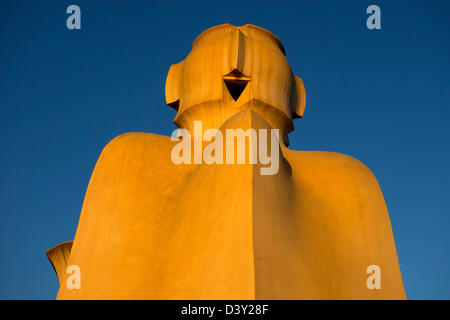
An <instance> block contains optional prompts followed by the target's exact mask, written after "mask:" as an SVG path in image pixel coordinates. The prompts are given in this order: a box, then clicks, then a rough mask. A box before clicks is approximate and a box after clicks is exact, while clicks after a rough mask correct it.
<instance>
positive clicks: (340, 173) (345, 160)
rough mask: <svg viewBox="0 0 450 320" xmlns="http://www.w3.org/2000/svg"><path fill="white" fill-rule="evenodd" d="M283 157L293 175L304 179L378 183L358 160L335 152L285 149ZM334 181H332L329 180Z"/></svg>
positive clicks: (376, 184)
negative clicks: (290, 167)
mask: <svg viewBox="0 0 450 320" xmlns="http://www.w3.org/2000/svg"><path fill="white" fill-rule="evenodd" d="M283 155H284V156H285V157H286V159H287V160H288V161H289V163H290V164H291V166H292V169H293V175H294V176H299V177H302V178H305V179H308V177H310V178H314V179H316V180H320V179H322V178H323V179H327V180H328V181H329V183H333V182H336V183H339V182H340V183H342V182H344V181H345V180H348V181H351V182H353V183H361V182H366V183H367V184H368V185H372V186H373V184H375V186H376V187H378V182H377V180H376V178H375V176H374V174H373V173H372V171H371V170H370V169H369V168H368V167H367V166H366V165H364V164H363V163H362V162H361V161H359V160H358V159H356V158H354V157H351V156H348V155H345V154H341V153H336V152H326V151H295V150H289V149H286V150H285V151H284V152H283ZM330 179H334V180H330Z"/></svg>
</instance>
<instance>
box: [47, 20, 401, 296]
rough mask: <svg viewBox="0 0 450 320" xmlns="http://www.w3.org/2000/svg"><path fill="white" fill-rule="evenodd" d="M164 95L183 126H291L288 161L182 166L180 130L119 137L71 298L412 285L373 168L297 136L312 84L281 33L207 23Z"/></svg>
mask: <svg viewBox="0 0 450 320" xmlns="http://www.w3.org/2000/svg"><path fill="white" fill-rule="evenodd" d="M239 89H240V90H242V89H243V91H242V93H240V94H239ZM233 90H237V91H236V92H234V91H233ZM233 95H234V97H233ZM166 98H167V103H168V104H169V105H170V106H172V107H174V108H175V109H176V110H178V113H177V116H176V118H175V121H174V122H175V123H176V124H177V125H178V126H179V127H180V128H186V129H189V130H192V128H193V122H194V121H196V120H201V121H202V122H203V127H204V130H206V129H207V128H220V130H221V131H225V129H227V128H242V129H244V130H246V129H247V128H255V129H271V128H277V129H279V130H280V133H281V134H280V150H281V152H280V158H279V159H280V167H279V171H278V173H277V174H275V175H266V176H264V175H261V174H260V170H259V167H260V165H259V164H256V165H251V164H240V165H237V164H223V165H218V164H214V165H207V164H198V165H194V164H191V165H188V164H181V165H175V164H173V163H172V161H171V150H172V147H173V146H174V145H175V144H177V143H178V142H177V141H171V139H170V137H166V136H160V135H156V134H150V133H127V134H124V135H121V136H119V137H117V138H115V139H113V140H112V141H111V142H110V143H109V144H108V145H107V146H106V147H105V148H104V150H103V152H102V154H101V156H100V158H99V159H98V162H97V165H96V167H95V170H94V172H93V174H92V177H91V180H90V183H89V186H88V190H87V192H86V197H85V200H84V204H83V208H82V212H81V217H80V221H79V224H78V229H77V232H76V236H75V240H74V242H73V247H72V249H71V252H70V257H69V259H68V261H67V264H68V265H78V266H79V267H80V270H81V289H79V290H76V289H75V290H74V289H72V290H70V289H68V288H66V287H65V286H64V285H62V286H61V288H60V290H59V293H58V298H59V299H404V298H405V293H404V289H403V284H402V278H401V274H400V268H399V264H398V261H397V254H396V249H395V243H394V238H393V234H392V230H391V225H390V221H389V215H388V212H387V209H386V206H385V203H384V199H383V195H382V193H381V190H380V188H379V186H378V183H377V181H376V179H375V177H374V176H373V174H372V173H371V172H370V170H369V169H368V168H367V167H365V166H364V165H363V164H362V163H361V162H359V161H358V160H356V159H354V158H351V157H349V156H345V155H342V154H338V153H332V152H308V151H294V150H290V149H288V147H287V145H288V133H289V132H290V131H292V130H293V125H292V120H293V119H294V118H297V117H301V116H303V112H304V109H305V90H304V87H303V82H302V80H301V79H300V78H298V77H296V76H295V75H294V74H293V73H292V71H291V68H290V66H289V63H288V61H287V60H286V57H285V54H284V48H283V46H282V45H281V43H280V41H279V40H278V39H277V38H276V37H275V36H274V35H272V34H271V33H270V32H268V31H266V30H264V29H262V28H259V27H255V26H251V25H246V26H243V27H234V26H231V25H222V26H217V27H214V28H211V29H208V30H207V31H205V32H203V33H202V34H201V35H200V36H199V37H198V38H197V39H196V40H195V42H194V44H193V48H192V51H191V53H190V54H189V56H188V57H187V58H186V59H185V60H184V61H183V62H181V63H179V64H176V65H173V66H172V67H171V68H170V71H169V74H168V78H167V83H166ZM54 255H55V254H54V253H53V256H54ZM49 257H50V259H52V256H49ZM60 260H61V259H60ZM63 260H64V259H63ZM58 261H59V260H58ZM61 261H62V260H61ZM64 262H65V260H64ZM370 265H378V266H379V267H380V269H381V289H379V290H377V289H374V290H369V289H368V288H367V286H366V280H367V278H368V277H369V275H368V274H367V273H366V269H367V267H368V266H370ZM61 268H62V267H61ZM61 268H59V269H61ZM59 269H58V270H59ZM61 270H63V268H62V269H61ZM58 276H59V277H60V278H61V277H65V276H66V275H64V273H62V272H58ZM61 284H64V280H61Z"/></svg>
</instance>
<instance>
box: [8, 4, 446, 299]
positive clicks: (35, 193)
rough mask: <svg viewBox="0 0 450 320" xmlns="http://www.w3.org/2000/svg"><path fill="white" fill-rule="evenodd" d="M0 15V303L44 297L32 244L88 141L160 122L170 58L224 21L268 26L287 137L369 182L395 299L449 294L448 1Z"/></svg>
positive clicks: (27, 10) (64, 202)
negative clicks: (289, 93) (292, 94)
mask: <svg viewBox="0 0 450 320" xmlns="http://www.w3.org/2000/svg"><path fill="white" fill-rule="evenodd" d="M70 4H77V5H79V6H80V7H81V15H82V21H81V23H82V29H81V30H80V31H69V30H68V29H67V28H66V17H67V16H68V15H67V14H66V8H67V6H68V5H70ZM370 4H377V5H379V6H380V8H381V18H382V25H381V26H382V29H381V30H379V31H370V30H368V29H367V28H366V25H365V21H366V17H367V16H368V15H367V14H366V13H365V11H366V8H367V6H368V5H370ZM0 19H1V22H2V28H1V30H0V54H1V56H0V130H1V139H0V150H1V158H0V179H1V180H0V181H1V185H0V187H1V189H0V257H1V264H0V298H3V299H5V298H6V299H53V298H55V296H56V293H57V290H58V281H57V277H56V275H55V274H54V272H53V270H52V267H51V265H50V263H49V262H48V260H47V258H46V256H45V251H46V250H47V249H49V248H50V247H52V246H53V245H55V244H57V243H60V242H63V241H67V240H72V239H73V237H74V235H75V230H76V227H77V223H78V218H79V214H80V210H81V206H82V203H83V198H84V194H85V191H86V188H87V185H88V182H89V179H90V175H91V173H92V170H93V169H94V165H95V162H96V160H97V158H98V156H99V155H100V152H101V150H102V148H103V147H104V146H105V144H106V143H107V142H108V141H109V140H111V139H112V138H114V137H115V136H117V135H119V134H121V133H124V132H129V131H145V132H153V133H158V134H165V135H169V134H170V133H171V131H172V130H173V129H174V128H175V127H174V125H173V124H172V119H173V117H174V116H175V112H174V111H173V110H172V109H170V108H168V107H166V106H165V103H164V101H165V100H164V83H165V77H166V74H167V71H168V70H169V67H170V65H171V64H172V63H177V62H179V61H181V60H182V59H184V57H185V56H186V55H187V54H188V53H189V51H190V49H191V44H192V41H193V40H194V38H195V37H196V36H197V35H198V34H199V33H200V32H202V31H203V30H205V29H206V28H209V27H212V26H214V25H218V24H222V23H227V22H228V23H231V24H234V25H243V24H246V23H252V24H256V25H258V26H261V27H264V28H266V29H268V30H270V31H272V32H273V33H274V34H275V35H277V36H278V37H279V38H280V39H281V41H282V42H283V44H284V46H285V47H286V52H287V58H288V60H289V61H290V63H291V66H292V68H293V70H294V72H295V73H296V74H297V75H298V76H300V77H301V78H303V79H304V82H305V86H306V94H307V105H306V112H305V116H304V118H303V119H299V120H296V121H295V126H296V130H295V131H294V132H293V133H292V134H291V136H290V140H291V147H292V148H294V149H301V150H324V151H335V152H340V153H345V154H348V155H351V156H354V157H356V158H358V159H359V160H361V161H362V162H363V163H365V164H366V165H367V166H368V167H369V168H370V169H371V170H372V171H373V173H374V174H375V176H376V177H377V178H378V181H379V184H380V186H381V189H382V191H383V194H384V197H385V200H386V204H387V207H388V210H389V213H390V218H391V221H392V227H393V231H394V236H395V240H396V245H397V250H398V257H399V261H400V267H401V270H402V276H403V281H404V284H405V288H406V293H407V297H408V298H410V299H430V298H438V299H442V298H447V299H448V298H450V272H449V271H450V268H449V267H450V252H449V251H450V233H449V231H450V228H449V227H450V205H449V203H450V169H449V164H450V161H449V160H450V148H449V141H450V130H449V120H450V90H449V71H450V68H449V61H450V59H449V58H450V54H449V53H450V50H449V49H450V41H449V40H450V2H449V1H378V0H377V1H375V0H374V1H310V0H308V1H262V0H258V1H250V0H241V1H214V2H212V1H211V2H207V1H198V2H197V1H168V0H167V1H163V0H159V1H125V0H120V1H113V0H107V1H100V0H95V1H94V0H89V1H80V0H71V1H43V0H39V1H23V0H21V1H18V0H15V1H5V0H3V1H1V2H0Z"/></svg>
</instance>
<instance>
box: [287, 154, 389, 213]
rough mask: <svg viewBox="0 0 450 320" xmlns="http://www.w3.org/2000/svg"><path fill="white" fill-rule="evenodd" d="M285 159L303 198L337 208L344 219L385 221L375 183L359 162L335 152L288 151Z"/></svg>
mask: <svg viewBox="0 0 450 320" xmlns="http://www.w3.org/2000/svg"><path fill="white" fill-rule="evenodd" d="M284 155H285V157H286V159H287V160H288V161H289V163H290V165H291V167H292V176H293V178H294V182H295V185H296V187H297V189H298V190H300V192H301V193H302V194H303V195H307V196H308V197H314V198H315V199H319V200H318V201H320V202H322V203H323V204H325V205H326V206H327V207H329V208H333V207H336V208H340V209H341V210H342V211H343V212H342V214H345V215H347V214H352V212H353V213H358V214H361V212H366V213H367V214H368V215H373V214H375V215H377V214H376V213H378V214H379V215H381V216H383V217H387V210H386V205H385V202H384V197H383V194H382V192H381V189H380V187H379V185H378V182H377V179H376V178H375V176H374V174H373V173H372V171H371V170H370V169H369V168H368V167H367V166H365V165H364V164H363V163H362V162H361V161H359V160H357V159H355V158H353V157H351V156H347V155H344V154H340V153H335V152H322V151H293V150H288V151H286V152H284ZM363 209H364V210H363ZM365 209H367V210H365ZM375 212H376V213H375Z"/></svg>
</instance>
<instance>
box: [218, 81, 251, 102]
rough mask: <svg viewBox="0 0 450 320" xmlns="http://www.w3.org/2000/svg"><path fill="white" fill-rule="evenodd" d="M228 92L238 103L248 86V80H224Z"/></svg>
mask: <svg viewBox="0 0 450 320" xmlns="http://www.w3.org/2000/svg"><path fill="white" fill-rule="evenodd" d="M223 81H224V82H225V85H226V86H227V89H228V92H230V94H231V96H232V97H233V99H234V101H237V100H238V99H239V97H240V96H241V94H242V92H243V91H244V89H245V87H246V86H247V83H248V80H238V79H224V80H223Z"/></svg>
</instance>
